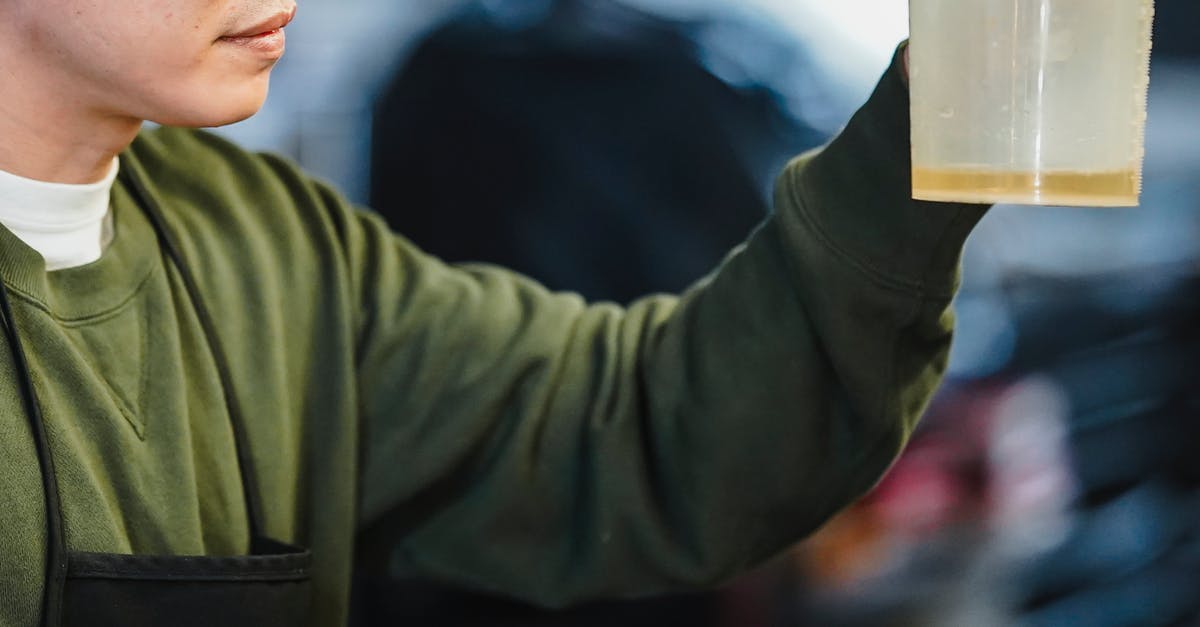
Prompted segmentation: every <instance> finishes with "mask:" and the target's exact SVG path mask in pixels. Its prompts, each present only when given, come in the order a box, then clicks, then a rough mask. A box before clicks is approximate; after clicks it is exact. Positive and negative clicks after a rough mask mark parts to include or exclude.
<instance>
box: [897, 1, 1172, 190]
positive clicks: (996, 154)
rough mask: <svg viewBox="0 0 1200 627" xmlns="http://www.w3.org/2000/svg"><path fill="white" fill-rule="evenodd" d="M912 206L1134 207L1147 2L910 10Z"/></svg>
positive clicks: (1150, 12)
mask: <svg viewBox="0 0 1200 627" xmlns="http://www.w3.org/2000/svg"><path fill="white" fill-rule="evenodd" d="M909 4H910V6H909V11H910V13H909V15H910V30H911V38H910V44H909V46H910V51H909V55H910V57H909V75H910V78H909V80H910V89H911V94H912V151H913V152H912V158H913V159H912V161H913V198H916V199H919V200H934V201H958V202H977V203H1016V204H1031V205H1077V206H1133V205H1137V204H1138V197H1139V195H1140V193H1141V182H1142V160H1143V155H1144V148H1143V144H1144V141H1143V140H1144V136H1145V124H1146V93H1147V89H1148V87H1149V83H1150V72H1149V70H1150V35H1151V25H1152V22H1153V17H1154V2H1153V0H910V3H909Z"/></svg>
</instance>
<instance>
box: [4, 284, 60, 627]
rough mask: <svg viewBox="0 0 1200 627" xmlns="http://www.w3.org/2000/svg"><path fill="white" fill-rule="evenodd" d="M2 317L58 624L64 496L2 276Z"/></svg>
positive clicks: (49, 606)
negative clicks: (33, 457)
mask: <svg viewBox="0 0 1200 627" xmlns="http://www.w3.org/2000/svg"><path fill="white" fill-rule="evenodd" d="M0 317H2V318H3V323H4V335H5V337H6V338H7V339H8V348H9V351H11V352H12V359H13V365H14V366H16V374H17V378H18V379H19V380H20V384H21V403H22V404H23V405H24V406H25V416H26V417H27V418H28V419H29V429H30V431H32V432H33V441H34V444H35V445H36V447H37V457H38V466H40V468H41V474H42V494H43V498H44V499H45V501H46V566H45V568H46V584H45V587H46V592H45V594H44V595H43V596H42V624H44V625H58V624H59V623H60V622H61V617H62V599H63V584H64V582H65V581H66V577H67V542H66V536H65V534H64V531H63V519H62V500H61V499H60V498H59V495H58V476H57V474H56V473H55V471H54V457H53V456H51V454H50V438H48V437H46V423H45V421H43V420H42V410H41V408H40V407H39V406H38V401H37V393H36V392H35V391H34V389H33V378H32V377H31V376H30V374H29V362H28V360H26V358H25V348H24V347H23V346H22V345H21V336H20V335H19V334H18V333H17V323H16V319H15V318H14V317H13V313H12V305H11V304H9V297H8V286H6V285H5V284H4V281H3V280H0Z"/></svg>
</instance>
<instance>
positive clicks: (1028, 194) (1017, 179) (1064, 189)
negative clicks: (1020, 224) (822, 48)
mask: <svg viewBox="0 0 1200 627" xmlns="http://www.w3.org/2000/svg"><path fill="white" fill-rule="evenodd" d="M912 183H913V198H916V199H917V200H934V201H941V202H975V203H1015V204H1023V205H1063V206H1079V207H1134V206H1137V204H1138V194H1139V193H1140V192H1141V174H1140V172H1138V171H1137V170H1135V169H1132V168H1130V169H1128V170H1120V171H1109V172H996V171H987V170H942V169H932V168H920V167H916V168H913V181H912Z"/></svg>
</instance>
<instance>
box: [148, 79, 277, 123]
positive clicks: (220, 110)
mask: <svg viewBox="0 0 1200 627" xmlns="http://www.w3.org/2000/svg"><path fill="white" fill-rule="evenodd" d="M266 99H267V90H266V89H265V88H264V89H251V90H245V91H244V92H242V93H236V94H230V93H228V92H226V93H225V94H222V95H221V96H217V97H214V96H211V95H206V96H205V97H204V98H203V101H202V102H200V101H198V104H194V105H193V106H190V107H178V108H172V109H171V110H168V111H162V112H159V115H154V116H150V117H147V118H146V119H148V120H150V121H152V122H155V123H157V124H161V125H163V126H179V127H185V128H213V127H218V126H228V125H230V124H236V123H238V122H241V121H243V120H246V119H247V118H250V117H252V116H253V115H254V114H255V113H258V111H259V110H260V109H262V106H263V103H264V102H266Z"/></svg>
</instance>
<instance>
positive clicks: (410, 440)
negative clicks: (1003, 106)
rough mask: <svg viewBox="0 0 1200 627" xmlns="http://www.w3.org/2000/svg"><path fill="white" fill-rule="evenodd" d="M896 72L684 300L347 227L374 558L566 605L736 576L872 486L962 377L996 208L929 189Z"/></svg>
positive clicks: (368, 222)
mask: <svg viewBox="0 0 1200 627" xmlns="http://www.w3.org/2000/svg"><path fill="white" fill-rule="evenodd" d="M898 67H899V66H898V63H893V67H892V69H890V70H889V71H888V73H887V74H886V75H885V76H884V78H883V80H882V81H881V83H880V84H879V86H878V88H877V90H876V91H875V93H874V95H873V96H872V97H871V99H870V101H869V102H868V103H867V104H866V105H865V106H864V107H863V108H862V110H860V111H859V112H858V113H857V115H855V116H854V118H853V120H852V121H851V122H850V124H849V125H848V127H847V128H846V129H845V131H844V132H843V133H842V134H841V135H840V136H839V137H838V138H837V139H836V140H834V141H833V142H832V143H831V144H830V145H829V146H827V147H826V148H825V149H823V150H821V151H819V152H815V153H812V154H808V155H805V156H802V157H800V158H798V159H796V160H795V161H794V162H793V163H791V164H790V165H789V166H788V167H787V169H786V171H785V172H784V173H783V174H782V176H781V177H780V179H779V183H778V189H777V194H776V202H775V211H774V213H773V214H772V216H771V217H770V218H768V219H767V220H766V221H765V222H764V223H763V224H762V225H761V226H760V227H759V228H758V229H757V230H756V231H755V232H754V233H753V234H752V235H751V236H750V237H749V239H748V240H747V241H746V242H745V244H743V245H742V246H741V247H739V248H738V249H736V250H734V251H733V252H732V253H731V254H730V255H729V256H728V257H727V258H726V260H725V261H724V262H723V263H722V264H721V266H720V267H719V268H717V269H716V270H715V271H714V272H713V273H712V274H711V275H709V276H708V277H706V278H704V279H702V280H700V281H699V282H698V283H696V284H695V285H694V286H693V287H692V288H691V289H689V290H688V291H686V292H685V293H683V294H682V295H680V296H678V297H674V296H654V297H649V298H645V299H643V300H640V301H638V302H636V303H634V304H632V305H631V306H629V307H628V308H624V309H622V308H619V307H617V306H614V305H609V304H591V305H589V304H586V303H584V302H583V301H582V300H581V299H580V298H579V297H577V296H575V295H571V294H556V293H551V292H548V291H547V290H545V289H543V288H542V287H540V286H538V285H536V284H535V283H533V282H531V281H529V280H526V279H524V278H522V277H520V276H516V275H514V274H512V273H510V272H507V271H504V270H501V269H497V268H494V267H489V266H481V265H474V266H458V267H455V266H449V265H446V264H443V263H441V262H439V261H437V260H435V259H433V258H431V257H428V256H426V255H424V254H422V253H421V252H419V251H418V250H416V249H415V248H414V247H412V246H411V245H409V244H408V243H406V242H405V241H404V240H403V239H401V238H399V237H397V236H395V235H393V234H391V233H390V232H389V231H388V230H387V229H386V228H385V227H384V226H383V224H382V223H381V222H380V221H379V220H378V219H377V218H375V217H372V216H369V215H368V214H365V213H362V214H356V215H355V217H353V218H352V219H349V222H350V223H349V225H348V226H346V227H345V233H344V237H345V239H346V244H345V245H346V250H348V251H349V253H348V254H349V255H350V256H351V258H350V262H351V266H352V267H354V268H356V269H357V270H356V272H355V276H356V281H357V285H356V286H355V290H354V292H355V294H356V297H357V298H358V299H359V301H360V302H359V307H360V311H361V315H362V319H361V321H360V329H359V337H360V349H359V355H358V365H359V368H360V373H359V382H360V383H359V385H360V389H359V393H360V396H361V401H360V402H361V409H362V415H363V420H364V423H363V426H364V431H365V437H364V444H363V469H362V475H361V523H362V532H363V534H362V543H363V544H362V547H363V553H364V554H366V555H370V556H374V558H376V559H377V560H378V562H379V565H382V566H386V568H387V569H388V572H389V573H390V574H391V575H394V576H415V577H426V578H434V579H438V580H443V581H449V582H453V583H457V584H462V585H467V586H470V587H474V588H477V589H482V590H485V591H489V592H493V593H498V594H504V595H511V596H516V597H519V598H524V599H526V600H530V601H533V602H535V603H540V604H543V605H549V606H560V605H564V604H567V603H572V602H576V601H580V600H586V599H592V598H597V597H620V596H635V595H646V594H652V593H660V592H667V591H672V590H678V589H684V588H689V587H695V586H700V585H708V584H713V583H717V582H720V581H722V580H725V579H727V578H728V577H730V576H732V575H734V574H737V573H738V572H740V571H742V570H744V569H746V568H748V567H750V566H752V565H754V564H755V563H757V562H759V561H761V560H763V559H765V558H767V557H769V556H771V555H772V554H775V553H777V552H779V551H780V550H782V549H784V548H786V547H787V546H788V545H789V544H791V543H794V542H795V541H797V540H799V539H801V538H802V537H804V536H805V535H806V534H808V533H809V532H811V531H812V530H813V529H815V528H816V527H817V526H819V525H820V524H821V523H822V522H823V521H824V520H826V519H827V518H828V517H829V516H831V515H832V514H834V513H836V512H837V511H838V510H839V509H841V508H843V507H844V506H846V505H847V504H849V503H850V502H851V501H853V500H855V499H856V498H858V497H859V496H861V495H862V494H863V493H864V492H865V491H867V490H868V489H870V488H871V487H872V486H873V485H874V483H875V482H876V481H877V480H878V478H879V477H880V476H881V474H882V473H883V472H884V471H885V470H886V469H887V467H888V466H889V464H890V463H891V462H892V460H893V459H894V458H895V457H896V455H897V454H898V453H899V451H900V450H901V448H902V447H903V446H904V443H905V441H906V439H907V438H908V436H909V434H910V433H911V431H912V429H913V427H914V425H915V423H916V422H917V420H918V418H919V416H920V415H921V413H922V412H923V410H924V408H925V407H926V403H927V402H928V400H929V398H930V396H931V394H932V392H933V391H934V388H935V387H936V386H937V385H938V383H939V382H940V379H941V377H942V375H943V373H944V371H945V367H946V361H947V352H948V348H949V344H950V339H951V327H952V322H953V320H952V314H951V312H950V309H949V306H950V299H951V298H952V295H953V293H954V291H955V288H956V284H957V276H958V272H957V269H958V264H959V257H960V252H961V248H962V245H963V242H964V240H965V238H966V237H967V235H968V233H969V231H970V230H971V228H972V227H973V225H974V224H975V223H976V221H978V220H979V218H980V217H982V215H983V213H984V210H985V208H984V207H982V206H968V205H953V204H932V203H925V202H919V201H913V200H911V199H910V193H909V190H910V184H909V178H908V171H909V157H908V146H909V144H908V96H907V89H906V87H905V86H904V84H903V80H902V78H901V75H900V70H899V69H898Z"/></svg>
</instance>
